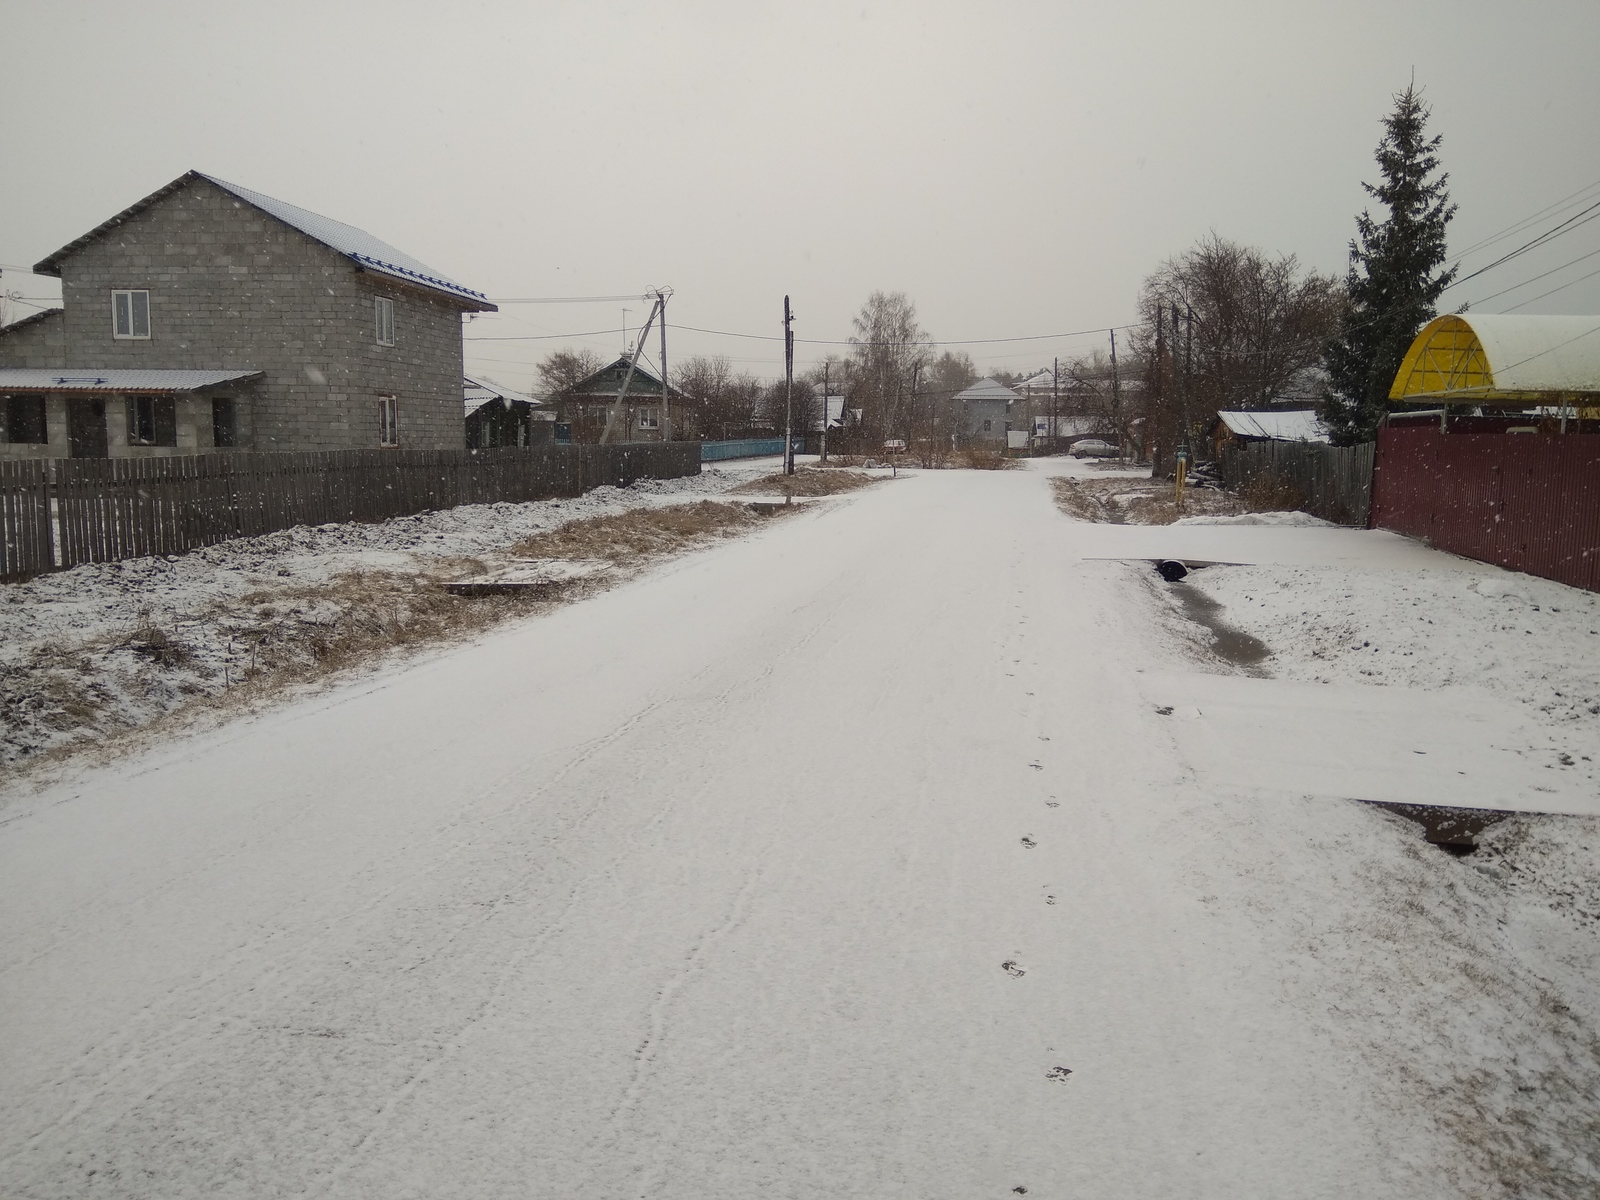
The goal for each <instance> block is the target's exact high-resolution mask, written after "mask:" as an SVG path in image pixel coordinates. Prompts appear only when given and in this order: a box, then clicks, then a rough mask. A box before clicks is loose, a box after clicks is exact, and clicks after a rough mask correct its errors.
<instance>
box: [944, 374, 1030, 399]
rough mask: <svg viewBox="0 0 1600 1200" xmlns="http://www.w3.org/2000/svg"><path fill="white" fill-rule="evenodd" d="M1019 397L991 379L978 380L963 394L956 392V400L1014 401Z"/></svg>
mask: <svg viewBox="0 0 1600 1200" xmlns="http://www.w3.org/2000/svg"><path fill="white" fill-rule="evenodd" d="M1018 398H1019V397H1018V396H1017V394H1016V393H1015V392H1013V391H1012V390H1011V389H1010V388H1008V387H1007V386H1006V385H1005V384H1003V383H1000V382H998V381H996V380H993V379H980V380H978V382H977V383H975V384H973V385H972V386H971V387H969V388H968V389H967V390H966V391H964V392H957V393H956V399H957V400H963V401H965V400H1006V401H1010V400H1016V399H1018Z"/></svg>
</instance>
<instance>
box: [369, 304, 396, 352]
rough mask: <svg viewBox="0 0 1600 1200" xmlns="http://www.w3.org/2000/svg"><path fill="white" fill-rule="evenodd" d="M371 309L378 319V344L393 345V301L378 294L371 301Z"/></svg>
mask: <svg viewBox="0 0 1600 1200" xmlns="http://www.w3.org/2000/svg"><path fill="white" fill-rule="evenodd" d="M373 309H374V311H375V313H376V315H377V319H378V345H380V346H392V345H394V301H393V300H390V299H389V298H387V297H386V296H379V297H378V298H377V299H376V300H374V301H373Z"/></svg>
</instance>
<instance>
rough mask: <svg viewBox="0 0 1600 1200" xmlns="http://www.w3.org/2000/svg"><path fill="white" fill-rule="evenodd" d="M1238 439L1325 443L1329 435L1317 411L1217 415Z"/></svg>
mask: <svg viewBox="0 0 1600 1200" xmlns="http://www.w3.org/2000/svg"><path fill="white" fill-rule="evenodd" d="M1217 416H1219V417H1220V418H1222V423H1223V424H1224V425H1226V426H1227V427H1228V428H1229V429H1230V430H1232V431H1233V432H1234V433H1235V434H1236V435H1238V436H1239V437H1250V438H1268V439H1270V440H1272V441H1274V442H1326V441H1328V440H1329V437H1328V431H1327V429H1326V428H1324V427H1323V424H1322V421H1321V419H1320V418H1319V417H1318V416H1317V413H1316V410H1315V409H1311V408H1308V409H1304V410H1299V411H1290V412H1230V411H1226V410H1224V411H1222V412H1219V413H1217Z"/></svg>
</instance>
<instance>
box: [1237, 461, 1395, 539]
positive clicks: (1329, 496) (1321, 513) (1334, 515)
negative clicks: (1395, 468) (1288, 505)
mask: <svg viewBox="0 0 1600 1200" xmlns="http://www.w3.org/2000/svg"><path fill="white" fill-rule="evenodd" d="M1374 447H1375V443H1373V442H1365V443H1363V444H1362V445H1360V446H1324V445H1320V444H1318V443H1316V442H1249V443H1246V444H1244V445H1242V446H1230V447H1229V448H1228V449H1226V450H1224V451H1223V454H1222V463H1221V466H1222V481H1223V483H1224V484H1225V485H1226V486H1227V488H1228V489H1229V490H1230V491H1240V490H1242V489H1244V488H1246V487H1248V486H1249V485H1250V484H1251V483H1252V482H1253V481H1256V480H1279V481H1282V482H1283V483H1286V484H1288V485H1289V486H1290V487H1292V488H1293V489H1294V490H1295V491H1297V492H1299V493H1300V494H1301V495H1302V496H1304V497H1305V500H1306V503H1305V510H1306V512H1308V513H1310V514H1311V515H1312V516H1314V517H1321V518H1322V519H1323V520H1324V521H1332V522H1334V523H1335V524H1337V525H1360V526H1365V525H1366V524H1367V516H1368V514H1369V513H1370V512H1371V511H1372V461H1373V451H1374Z"/></svg>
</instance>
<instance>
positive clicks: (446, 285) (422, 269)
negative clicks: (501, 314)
mask: <svg viewBox="0 0 1600 1200" xmlns="http://www.w3.org/2000/svg"><path fill="white" fill-rule="evenodd" d="M195 174H197V175H199V176H200V178H201V179H205V180H209V181H210V182H212V183H214V184H216V185H217V186H218V187H219V188H221V189H222V190H223V191H225V192H230V193H232V194H233V195H235V196H237V197H239V199H241V200H243V201H244V202H245V203H247V204H252V205H254V206H255V207H256V208H259V209H260V210H261V211H262V212H264V213H268V214H270V215H271V216H274V217H277V218H278V220H280V221H282V222H283V223H284V224H285V225H292V226H294V228H296V229H298V230H299V231H300V232H301V233H303V234H305V235H306V236H307V237H312V238H315V239H316V240H317V241H319V242H321V243H322V244H323V245H324V246H327V247H328V248H329V249H331V250H337V251H338V252H339V253H340V254H343V255H344V256H346V257H347V258H352V259H354V260H355V261H356V262H358V263H360V264H361V265H362V266H364V267H366V268H367V269H368V270H372V271H377V272H379V273H380V274H383V275H393V276H395V277H396V278H399V279H406V280H409V281H411V282H412V283H421V284H423V285H425V286H427V287H430V288H433V289H435V290H436V291H441V292H449V293H450V294H451V295H453V296H459V297H461V298H462V299H463V300H473V301H476V302H478V303H479V304H481V305H485V306H487V307H489V308H490V309H493V308H494V306H493V305H492V304H489V298H488V297H487V296H485V295H484V294H483V293H482V292H477V291H474V290H473V289H471V288H469V287H467V286H466V285H465V284H462V283H457V282H456V281H455V280H454V279H451V278H450V277H449V276H448V275H443V274H441V273H439V272H438V271H435V270H434V269H433V268H432V267H430V266H428V265H427V264H426V263H422V262H418V261H417V260H416V259H414V258H412V257H411V256H410V255H409V254H406V253H404V252H402V251H400V250H396V249H395V248H394V247H393V246H391V245H389V243H388V242H385V241H383V240H382V239H381V238H375V237H373V236H372V235H371V234H370V233H367V232H366V231H365V230H362V229H357V228H356V227H355V226H354V225H346V224H345V223H344V222H343V221H335V220H334V219H333V218H332V217H324V216H321V215H319V214H317V213H314V212H308V211H307V210H306V209H303V208H299V207H297V206H296V205H293V204H287V203H285V202H284V201H282V200H275V199H273V198H272V197H271V196H265V195H262V193H260V192H254V191H251V190H250V189H249V188H246V187H240V186H239V185H238V184H236V183H229V182H228V181H227V180H225V179H218V178H217V177H216V176H215V175H206V174H204V173H203V172H200V171H196V172H195Z"/></svg>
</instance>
